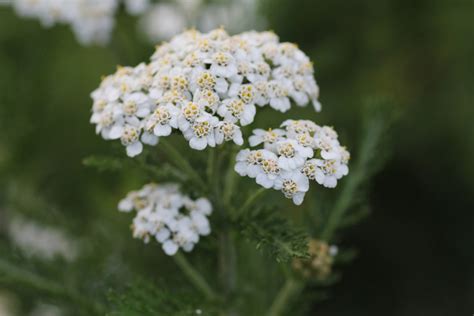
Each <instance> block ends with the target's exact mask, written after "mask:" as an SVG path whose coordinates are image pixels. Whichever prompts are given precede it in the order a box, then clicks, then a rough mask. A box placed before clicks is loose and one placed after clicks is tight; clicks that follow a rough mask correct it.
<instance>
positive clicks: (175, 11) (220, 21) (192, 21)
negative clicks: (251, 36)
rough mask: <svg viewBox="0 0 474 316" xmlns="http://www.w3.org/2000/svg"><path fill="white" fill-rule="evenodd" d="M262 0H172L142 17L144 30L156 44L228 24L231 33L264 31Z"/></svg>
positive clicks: (153, 8) (156, 6)
mask: <svg viewBox="0 0 474 316" xmlns="http://www.w3.org/2000/svg"><path fill="white" fill-rule="evenodd" d="M258 6H259V0H232V1H204V0H172V1H166V2H159V3H156V4H153V5H152V6H150V8H149V9H148V10H147V12H146V13H145V14H143V16H142V17H140V27H141V30H142V31H143V32H144V33H145V35H147V37H148V39H149V40H150V42H152V43H156V42H157V41H161V40H168V39H169V38H170V37H172V36H174V35H176V34H178V33H180V32H182V31H183V30H184V29H185V28H189V27H191V26H197V28H198V29H199V30H201V31H205V32H207V31H210V30H213V29H215V28H218V27H219V26H221V25H224V26H225V28H226V29H227V30H228V31H230V32H231V33H240V32H242V31H245V30H247V29H249V27H253V28H257V29H264V28H265V25H266V24H267V23H266V21H265V17H264V16H262V15H261V14H259V12H258Z"/></svg>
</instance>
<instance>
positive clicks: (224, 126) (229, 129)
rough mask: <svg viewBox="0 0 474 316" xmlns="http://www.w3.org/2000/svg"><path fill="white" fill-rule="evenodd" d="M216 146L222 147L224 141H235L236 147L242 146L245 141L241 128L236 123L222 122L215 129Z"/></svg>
mask: <svg viewBox="0 0 474 316" xmlns="http://www.w3.org/2000/svg"><path fill="white" fill-rule="evenodd" d="M215 138H216V144H218V145H220V144H222V143H223V142H224V141H226V142H227V141H233V142H234V143H235V144H236V145H239V146H242V144H243V143H244V139H243V138H242V131H241V130H240V127H239V126H238V125H236V124H234V123H231V122H227V121H221V122H219V123H217V126H216V128H215Z"/></svg>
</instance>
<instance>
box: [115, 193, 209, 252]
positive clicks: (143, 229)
mask: <svg viewBox="0 0 474 316" xmlns="http://www.w3.org/2000/svg"><path fill="white" fill-rule="evenodd" d="M118 208H119V210H120V211H122V212H131V211H133V210H135V211H136V212H137V215H136V216H135V218H134V219H133V224H132V230H133V237H135V238H140V239H143V241H144V242H145V243H148V242H149V241H150V238H152V237H154V238H155V239H156V240H157V241H158V242H159V243H161V244H162V248H163V250H164V252H165V253H166V254H167V255H169V256H172V255H174V254H175V253H176V252H177V251H178V249H179V248H182V249H183V250H184V251H191V250H192V249H193V248H194V245H195V244H196V243H197V242H198V241H199V237H200V236H206V235H209V234H210V232H211V227H210V225H209V221H208V219H207V216H209V215H210V214H211V213H212V205H211V203H210V202H209V200H207V199H205V198H199V199H197V200H192V199H191V198H189V197H188V196H186V195H183V194H182V193H181V192H180V191H179V187H178V186H177V185H174V184H160V185H157V184H147V185H145V186H144V187H143V188H142V189H141V190H139V191H132V192H130V193H129V194H128V195H127V197H126V198H125V199H123V200H122V201H120V203H119V205H118Z"/></svg>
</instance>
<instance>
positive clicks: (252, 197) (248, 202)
mask: <svg viewBox="0 0 474 316" xmlns="http://www.w3.org/2000/svg"><path fill="white" fill-rule="evenodd" d="M267 191H268V189H265V188H260V189H258V190H256V191H255V192H254V193H253V194H252V195H250V196H249V197H248V198H247V200H246V201H245V202H244V204H243V205H242V207H241V208H240V209H238V210H237V212H236V216H240V215H242V214H244V212H245V211H247V210H248V209H249V208H250V207H251V206H252V205H253V204H254V203H255V202H256V201H257V200H258V199H259V198H260V197H261V196H263V194H264V193H265V192H267Z"/></svg>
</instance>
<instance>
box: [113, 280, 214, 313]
mask: <svg viewBox="0 0 474 316" xmlns="http://www.w3.org/2000/svg"><path fill="white" fill-rule="evenodd" d="M168 288H175V287H173V286H167V285H165V284H162V283H160V284H155V283H152V282H149V281H145V280H138V281H135V282H134V284H132V285H130V286H128V288H127V289H126V290H125V291H124V292H123V293H118V292H115V291H113V292H111V293H110V294H109V302H110V303H111V305H112V309H113V311H112V312H110V313H108V314H107V315H108V316H122V315H127V316H148V315H150V316H152V315H153V316H191V315H203V316H214V315H216V313H215V311H214V308H213V307H211V306H207V305H204V303H203V302H199V301H198V300H197V299H196V295H193V293H192V292H190V293H185V292H173V293H171V292H169V291H168V290H167V289H168Z"/></svg>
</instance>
